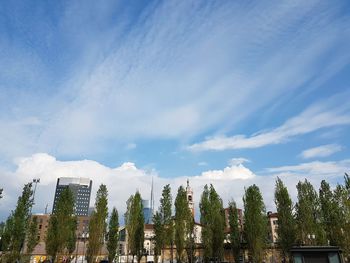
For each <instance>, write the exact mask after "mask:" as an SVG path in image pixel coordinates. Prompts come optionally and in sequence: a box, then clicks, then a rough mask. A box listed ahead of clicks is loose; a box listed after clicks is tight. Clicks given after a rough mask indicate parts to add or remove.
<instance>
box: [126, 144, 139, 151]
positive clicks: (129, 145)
mask: <svg viewBox="0 0 350 263" xmlns="http://www.w3.org/2000/svg"><path fill="white" fill-rule="evenodd" d="M136 146H137V145H136V143H128V144H127V145H126V147H125V148H126V149H127V150H133V149H135V148H136Z"/></svg>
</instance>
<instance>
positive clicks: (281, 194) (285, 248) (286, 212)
mask: <svg viewBox="0 0 350 263" xmlns="http://www.w3.org/2000/svg"><path fill="white" fill-rule="evenodd" d="M275 204H276V208H277V214H278V228H277V235H278V243H279V246H280V247H281V249H282V253H283V256H285V257H286V256H289V249H290V248H291V247H292V246H293V245H294V244H295V242H296V226H295V220H294V217H293V204H292V200H291V198H290V196H289V193H288V189H287V187H286V186H285V185H284V184H283V182H282V180H281V179H280V178H277V180H276V185H275Z"/></svg>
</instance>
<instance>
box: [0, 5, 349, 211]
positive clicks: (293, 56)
mask: <svg viewBox="0 0 350 263" xmlns="http://www.w3.org/2000/svg"><path fill="white" fill-rule="evenodd" d="M349 11H350V4H349V2H348V1H346V0H344V1H340V0H339V1H338V0H333V1H316V0H315V1H313V0H310V1H290V2H281V1H249V2H248V1H134V2H132V3H130V1H98V2H97V1H54V2H52V1H51V2H42V1H40V2H35V3H33V2H28V1H6V2H4V3H3V4H2V5H1V7H0V14H1V15H0V36H1V38H0V56H1V60H0V68H1V70H0V91H1V92H0V145H1V147H0V171H1V172H2V173H1V174H2V175H0V176H1V177H2V179H3V180H1V186H2V187H4V188H5V193H7V194H6V195H5V197H4V199H3V200H2V201H1V203H2V204H0V210H1V211H9V210H10V209H12V208H11V207H12V206H13V204H14V202H15V199H16V194H18V193H19V191H20V187H19V186H18V181H17V180H16V179H15V178H17V179H18V180H19V181H20V182H25V181H28V180H31V178H32V177H33V176H35V177H38V176H40V177H42V178H43V179H42V183H41V185H40V188H41V189H42V190H41V195H42V197H43V198H44V197H45V195H48V196H49V195H50V197H49V198H50V200H51V199H52V197H51V192H52V191H53V190H52V188H53V187H54V180H56V177H57V176H65V172H66V170H64V169H63V171H61V172H57V174H56V173H55V172H52V173H51V174H50V169H54V168H53V167H51V166H50V169H49V168H47V166H45V165H47V162H49V163H50V164H53V163H54V162H59V165H60V167H61V165H62V166H67V167H70V165H71V164H72V163H74V162H76V163H74V164H73V166H74V167H75V168H72V167H70V168H69V171H73V172H72V175H74V174H80V172H82V171H85V172H86V169H90V168H86V167H85V166H84V165H85V164H86V162H89V161H90V162H93V163H94V164H98V165H100V166H103V167H104V169H105V170H106V169H107V170H108V169H110V170H111V171H115V169H119V168H122V167H124V168H125V167H129V168H130V167H131V168H130V169H131V170H132V171H137V172H139V173H140V174H142V175H143V176H144V177H145V178H144V189H145V190H144V191H145V193H146V192H147V191H148V190H146V189H147V186H149V184H148V183H147V182H150V181H151V180H150V177H151V176H154V177H156V178H158V179H159V185H160V186H161V183H166V182H171V183H172V184H174V188H175V187H177V186H178V185H176V183H177V184H179V183H180V182H182V181H183V183H185V180H184V178H185V177H190V178H192V180H193V185H194V187H195V188H196V187H197V188H198V189H200V187H202V185H203V182H204V181H201V180H202V179H203V178H202V177H205V178H206V180H207V181H206V182H213V183H214V185H215V182H216V181H215V180H220V182H221V181H223V182H226V183H227V184H228V185H230V184H234V185H238V186H237V187H239V189H241V190H237V193H236V194H231V196H233V197H234V198H236V199H237V198H239V196H240V195H241V194H242V191H243V189H244V186H246V185H249V184H250V183H258V184H259V182H260V181H267V182H268V183H269V184H267V185H264V184H262V185H261V188H262V189H264V190H265V191H270V190H271V189H273V185H274V178H275V177H276V176H277V175H279V176H286V179H285V180H286V181H288V180H291V181H290V182H291V185H290V188H291V192H293V191H294V190H292V188H293V187H294V185H295V184H294V183H295V182H297V180H299V179H300V178H303V177H306V178H308V179H310V180H311V181H313V182H314V183H315V185H316V187H318V186H317V183H318V182H319V181H320V180H321V179H323V178H325V179H328V180H329V181H330V182H332V183H333V184H335V183H336V182H341V180H342V176H343V174H344V172H346V171H347V172H349V171H350V161H349V160H350V158H349V152H350V151H349V146H350V139H349V136H348V134H349V125H350V104H349V98H350V88H349V85H350V77H349V76H350V45H349V43H350V15H349V14H350V12H349ZM52 158H53V159H52ZM232 159H233V160H232ZM84 160H85V162H84ZM23 162H24V163H25V164H26V165H28V166H23V165H24V164H23ZM43 163H44V164H43ZM126 164H129V166H128V165H126ZM123 165H124V166H123ZM125 165H126V166H125ZM23 167H26V169H24V168H23ZM43 167H46V168H45V169H43ZM55 167H56V166H55ZM67 167H66V168H67ZM77 167H78V168H77ZM235 167H236V168H237V167H240V168H244V169H246V170H244V172H242V171H241V170H239V169H238V170H235V169H231V168H235ZM305 167H307V168H305ZM320 167H322V169H323V168H325V167H327V169H326V170H327V173H325V174H323V173H322V172H320V170H318V169H320ZM226 168H227V169H228V170H225V169H226ZM328 168H329V169H328ZM67 169H68V168H67ZM72 169H73V170H72ZM75 169H78V170H79V169H81V170H79V171H78V170H75ZM230 169H231V170H230ZM322 169H321V170H322ZM43 170H45V171H46V172H43ZM121 170H123V169H121ZM118 171H119V170H118ZM123 171H124V170H123ZM218 171H220V172H219V174H220V175H217V172H218ZM225 171H229V172H227V173H226V172H225ZM247 171H249V173H250V172H251V173H252V174H254V176H255V177H254V178H251V177H249V176H248V177H249V178H247V180H246V181H244V180H243V179H242V180H243V181H242V180H241V179H239V180H238V181H237V176H238V177H239V175H237V173H239V172H241V173H243V174H244V173H245V172H247ZM86 173H88V172H86ZM249 173H248V174H249ZM53 174H56V177H55V176H54V175H53ZM82 174H84V172H82ZM108 174H109V172H108ZM208 174H212V175H213V176H214V175H215V174H216V175H217V176H216V177H215V176H214V177H213V176H209V177H206V175H208ZM287 175H288V176H289V177H288V176H287ZM90 176H91V177H94V176H98V175H94V174H91V175H90ZM121 176H124V175H121ZM125 176H127V175H125ZM225 176H226V177H225ZM219 177H220V178H219ZM7 178H9V180H7ZM96 181H98V179H96ZM197 181H198V182H197ZM113 182H114V181H111V186H110V188H113V187H114V186H113V185H114V183H113ZM138 183H140V182H138V181H135V182H134V183H133V184H132V185H131V186H130V187H129V188H127V190H128V192H126V193H125V195H126V194H127V193H132V192H133V191H134V190H135V188H138V189H139V188H140V189H143V188H142V185H143V184H142V183H140V185H138ZM293 184H294V185H293ZM217 187H218V188H219V189H220V190H222V193H221V194H222V195H223V198H224V199H225V200H228V199H229V198H231V196H230V194H229V193H230V190H229V189H226V188H225V189H226V190H225V189H224V188H220V187H221V186H220V183H217ZM294 188H295V187H294ZM237 189H238V188H237ZM174 191H175V190H174ZM197 192H198V191H197ZM219 192H220V191H219ZM174 193H175V192H174ZM38 194H39V196H40V191H39V193H38ZM199 195H200V193H198V194H197V196H198V198H199ZM52 196H53V194H52ZM122 196H123V198H124V195H122ZM113 198H114V199H118V198H119V197H118V196H113ZM125 200H126V198H125ZM43 202H44V201H43ZM43 202H42V203H40V201H39V203H38V204H37V207H36V208H35V209H36V210H37V211H41V207H43V206H44V203H43ZM50 202H51V201H50ZM123 202H124V201H123ZM271 202H272V199H271V195H269V194H267V196H266V203H267V207H269V208H270V207H272V205H271ZM117 206H118V207H122V204H121V203H120V204H118V205H117ZM271 209H273V207H272V208H271Z"/></svg>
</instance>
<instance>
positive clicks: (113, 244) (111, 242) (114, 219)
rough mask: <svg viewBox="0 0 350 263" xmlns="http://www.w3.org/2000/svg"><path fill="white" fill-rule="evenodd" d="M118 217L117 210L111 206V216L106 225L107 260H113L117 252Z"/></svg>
mask: <svg viewBox="0 0 350 263" xmlns="http://www.w3.org/2000/svg"><path fill="white" fill-rule="evenodd" d="M118 230H119V218H118V211H117V209H116V208H115V207H113V210H112V214H111V217H110V219H109V225H108V241H107V250H108V262H113V260H114V259H115V256H116V254H117V249H118V244H119V235H118V233H119V231H118Z"/></svg>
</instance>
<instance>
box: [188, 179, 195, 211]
mask: <svg viewBox="0 0 350 263" xmlns="http://www.w3.org/2000/svg"><path fill="white" fill-rule="evenodd" d="M186 197H187V202H188V207H189V208H190V210H191V212H192V216H193V217H194V200H193V190H192V188H191V187H190V182H189V180H188V179H187V186H186Z"/></svg>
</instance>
